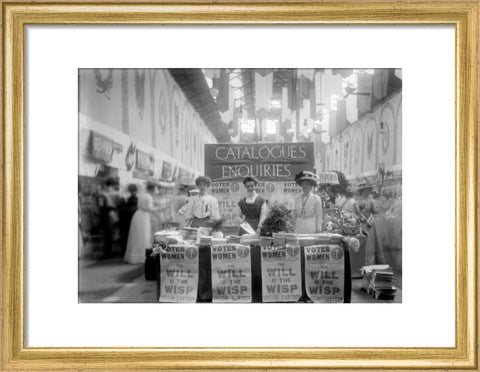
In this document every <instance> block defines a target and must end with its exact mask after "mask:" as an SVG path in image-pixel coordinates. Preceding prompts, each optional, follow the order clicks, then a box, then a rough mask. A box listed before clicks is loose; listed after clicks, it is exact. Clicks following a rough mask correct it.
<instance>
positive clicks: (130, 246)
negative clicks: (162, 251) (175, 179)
mask: <svg viewBox="0 0 480 372" xmlns="http://www.w3.org/2000/svg"><path fill="white" fill-rule="evenodd" d="M156 188H157V186H156V184H155V183H153V182H147V184H146V192H145V193H143V194H140V195H139V197H138V208H137V211H136V212H135V214H134V215H133V218H132V222H131V224H130V231H129V233H128V242H127V250H126V252H125V256H124V261H125V262H128V263H131V264H137V263H143V262H145V249H147V248H150V247H151V246H152V242H153V234H152V214H153V213H155V212H156V211H157V210H156V209H155V208H154V206H153V196H154V195H155V192H156Z"/></svg>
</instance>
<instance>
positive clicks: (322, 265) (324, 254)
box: [304, 244, 345, 302]
mask: <svg viewBox="0 0 480 372" xmlns="http://www.w3.org/2000/svg"><path fill="white" fill-rule="evenodd" d="M304 249H305V289H306V291H307V296H308V297H309V298H310V299H311V300H312V301H313V302H343V301H344V285H345V263H344V260H345V255H344V253H343V248H342V247H341V246H339V245H336V244H329V245H312V246H306V247H305V248H304Z"/></svg>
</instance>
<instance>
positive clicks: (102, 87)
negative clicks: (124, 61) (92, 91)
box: [93, 68, 113, 99]
mask: <svg viewBox="0 0 480 372" xmlns="http://www.w3.org/2000/svg"><path fill="white" fill-rule="evenodd" d="M93 73H94V74H95V83H96V85H97V93H100V94H103V95H104V96H105V97H107V98H108V99H110V90H111V89H112V86H113V70H112V69H111V68H110V69H108V74H107V76H106V77H103V76H102V73H101V71H100V69H98V68H94V69H93Z"/></svg>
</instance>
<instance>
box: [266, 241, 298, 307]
mask: <svg viewBox="0 0 480 372" xmlns="http://www.w3.org/2000/svg"><path fill="white" fill-rule="evenodd" d="M261 257H262V299H263V302H294V301H298V300H299V299H300V297H301V295H302V269H301V261H300V246H298V245H281V246H278V247H271V246H262V247H261Z"/></svg>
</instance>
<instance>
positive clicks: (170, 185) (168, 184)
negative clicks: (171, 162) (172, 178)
mask: <svg viewBox="0 0 480 372" xmlns="http://www.w3.org/2000/svg"><path fill="white" fill-rule="evenodd" d="M157 187H162V188H164V189H171V188H173V187H175V184H174V183H173V182H168V181H158V182H157Z"/></svg>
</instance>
